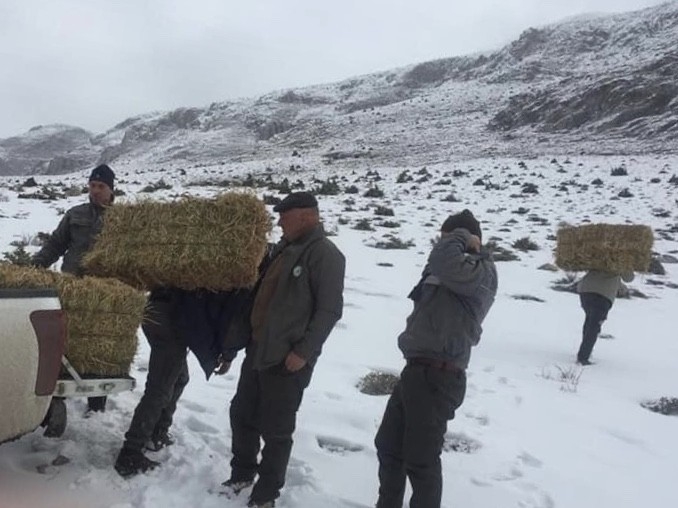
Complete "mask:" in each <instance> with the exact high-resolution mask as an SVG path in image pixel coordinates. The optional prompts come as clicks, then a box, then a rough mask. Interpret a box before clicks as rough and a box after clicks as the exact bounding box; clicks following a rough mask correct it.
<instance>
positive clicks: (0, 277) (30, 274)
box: [0, 262, 59, 289]
mask: <svg viewBox="0 0 678 508" xmlns="http://www.w3.org/2000/svg"><path fill="white" fill-rule="evenodd" d="M58 275H59V274H57V273H54V272H51V271H49V270H45V269H44V268H34V267H32V266H21V265H14V264H12V263H5V262H0V288H3V289H54V288H55V286H56V277H57V276H58Z"/></svg>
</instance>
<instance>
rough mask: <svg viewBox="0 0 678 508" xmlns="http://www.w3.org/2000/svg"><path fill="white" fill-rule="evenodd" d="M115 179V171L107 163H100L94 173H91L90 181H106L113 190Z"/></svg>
mask: <svg viewBox="0 0 678 508" xmlns="http://www.w3.org/2000/svg"><path fill="white" fill-rule="evenodd" d="M113 180H115V173H113V170H112V169H111V168H109V167H108V166H107V165H106V164H100V165H99V166H97V167H96V168H94V169H93V170H92V174H91V175H89V181H90V182H102V183H105V184H106V185H108V186H109V187H110V189H111V190H113Z"/></svg>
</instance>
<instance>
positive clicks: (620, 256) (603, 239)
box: [556, 224, 653, 273]
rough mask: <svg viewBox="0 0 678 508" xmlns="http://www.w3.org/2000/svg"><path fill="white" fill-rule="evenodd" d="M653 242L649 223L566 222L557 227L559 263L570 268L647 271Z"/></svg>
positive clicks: (557, 258)
mask: <svg viewBox="0 0 678 508" xmlns="http://www.w3.org/2000/svg"><path fill="white" fill-rule="evenodd" d="M652 243H653V235H652V229H651V228H650V227H649V226H640V225H620V224H588V225H584V226H576V227H574V226H567V227H563V228H561V229H560V230H559V231H558V235H557V246H556V265H558V266H559V267H560V268H562V269H563V270H568V271H581V270H602V271H606V272H611V273H623V272H630V271H634V272H647V270H648V266H649V264H650V259H651V257H652Z"/></svg>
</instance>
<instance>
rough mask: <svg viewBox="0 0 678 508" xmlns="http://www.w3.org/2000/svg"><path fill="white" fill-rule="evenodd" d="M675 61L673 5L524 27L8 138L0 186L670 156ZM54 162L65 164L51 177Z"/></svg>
mask: <svg viewBox="0 0 678 508" xmlns="http://www.w3.org/2000/svg"><path fill="white" fill-rule="evenodd" d="M677 54H678V3H676V2H671V3H667V4H664V5H660V6H658V7H653V8H649V9H644V10H642V11H638V12H632V13H627V14H621V15H614V16H597V17H593V18H590V17H589V18H577V19H574V20H569V21H566V22H563V23H560V24H554V25H550V26H546V27H541V28H530V29H528V30H526V31H525V32H524V33H523V34H522V35H521V36H520V37H519V38H518V39H517V40H516V41H514V42H512V43H511V44H509V45H507V46H506V47H504V48H502V49H500V50H499V51H497V52H494V53H491V54H486V55H480V56H466V57H455V58H448V59H441V60H435V61H431V62H424V63H420V64H417V65H412V66H408V67H404V68H401V69H395V70H392V71H387V72H381V73H375V74H369V75H365V76H360V77H355V78H351V79H347V80H344V81H342V82H339V83H332V84H326V85H317V86H310V87H306V88H301V89H294V90H286V91H278V92H273V93H270V94H267V95H264V96H261V97H258V98H251V99H244V100H238V101H229V102H218V103H213V104H211V105H209V106H207V107H204V108H179V109H177V110H174V111H171V112H165V113H152V114H148V115H142V116H138V117H134V118H130V119H128V120H126V121H125V122H122V123H121V124H119V125H117V126H115V127H113V128H112V129H110V130H109V131H108V132H106V133H104V134H101V135H99V136H96V137H93V138H90V139H88V140H84V139H83V140H82V144H81V145H79V146H78V147H77V148H76V149H70V151H69V152H65V151H64V150H65V149H63V148H60V147H59V146H55V149H54V150H53V151H52V152H49V153H45V152H44V151H41V150H38V149H34V147H33V145H32V144H31V142H30V140H27V141H26V142H25V143H24V144H23V145H22V148H21V149H16V148H15V149H13V151H8V150H7V149H6V148H5V147H4V145H5V144H7V142H8V141H9V140H4V141H0V150H2V151H0V174H1V173H5V174H8V173H27V172H31V171H32V172H62V171H67V170H72V169H74V168H76V167H77V166H78V165H92V164H93V163H94V162H95V161H96V160H99V161H101V162H114V163H115V162H116V161H119V162H125V161H132V160H135V161H138V163H139V164H143V165H149V164H165V163H168V162H172V161H178V162H179V163H193V164H210V163H214V162H221V161H249V160H262V161H265V160H268V159H271V158H273V157H284V156H289V155H290V153H292V151H293V150H302V151H305V152H307V153H312V154H314V155H315V156H316V157H317V158H318V160H324V161H326V162H331V161H336V160H343V162H344V163H348V162H350V161H354V160H356V159H365V158H368V159H370V160H380V161H382V162H384V163H389V164H394V165H401V164H405V165H406V164H429V163H435V162H439V161H445V160H449V159H452V158H458V157H473V156H496V155H521V156H529V155H537V154H539V153H543V152H546V151H548V152H550V153H581V152H586V153H637V152H648V151H672V150H674V145H675V140H676V138H677V137H678V85H676V83H677V82H678V57H676V55H677ZM29 134H30V133H29ZM19 138H21V137H18V138H11V139H14V140H16V139H19ZM59 157H61V158H64V157H65V158H66V159H67V160H68V163H62V164H61V165H59V164H57V163H52V164H51V165H50V161H51V160H53V159H55V158H59ZM22 161H23V162H22ZM26 161H31V162H30V163H29V162H26Z"/></svg>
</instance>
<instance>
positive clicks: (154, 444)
mask: <svg viewBox="0 0 678 508" xmlns="http://www.w3.org/2000/svg"><path fill="white" fill-rule="evenodd" d="M173 444H174V438H173V437H172V434H170V433H169V432H168V431H166V430H161V431H156V432H154V433H153V436H152V437H151V439H150V441H148V442H147V443H146V449H147V450H150V451H152V452H157V451H160V450H162V449H163V448H165V447H166V446H171V445H173Z"/></svg>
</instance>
